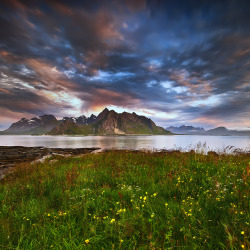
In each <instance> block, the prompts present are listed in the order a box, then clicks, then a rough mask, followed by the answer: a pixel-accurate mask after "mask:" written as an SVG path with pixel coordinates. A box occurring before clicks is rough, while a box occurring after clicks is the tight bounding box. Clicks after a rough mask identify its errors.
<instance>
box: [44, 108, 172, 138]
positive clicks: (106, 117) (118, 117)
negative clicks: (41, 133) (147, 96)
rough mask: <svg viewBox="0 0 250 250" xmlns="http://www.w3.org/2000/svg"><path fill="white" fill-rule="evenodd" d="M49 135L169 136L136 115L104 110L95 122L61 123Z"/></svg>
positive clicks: (150, 121)
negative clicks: (82, 123) (85, 123)
mask: <svg viewBox="0 0 250 250" xmlns="http://www.w3.org/2000/svg"><path fill="white" fill-rule="evenodd" d="M49 134H52V135H55V134H101V135H112V134H171V133H170V132H169V131H166V130H165V129H164V128H161V127H158V126H156V125H155V123H154V122H153V121H152V120H151V119H149V118H147V117H145V116H139V115H137V114H136V113H132V114H131V113H127V112H123V113H121V114H119V113H117V112H115V111H114V110H108V109H107V108H105V109H104V110H103V111H102V112H101V113H100V114H99V115H98V116H97V117H96V119H95V122H93V123H91V124H87V125H77V124H76V123H75V122H74V121H69V120H68V121H63V122H62V123H60V124H59V126H57V127H55V128H54V129H52V130H51V132H50V133H49Z"/></svg>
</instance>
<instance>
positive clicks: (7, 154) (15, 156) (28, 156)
mask: <svg viewBox="0 0 250 250" xmlns="http://www.w3.org/2000/svg"><path fill="white" fill-rule="evenodd" d="M99 149H100V148H46V147H22V146H11V147H8V146H0V179H1V178H3V177H4V176H5V175H6V174H7V173H8V172H9V171H10V169H11V168H12V167H14V166H16V165H17V164H20V163H25V162H33V161H38V160H41V159H43V158H46V157H50V156H53V155H62V156H67V155H82V154H87V153H91V152H93V151H95V150H99Z"/></svg>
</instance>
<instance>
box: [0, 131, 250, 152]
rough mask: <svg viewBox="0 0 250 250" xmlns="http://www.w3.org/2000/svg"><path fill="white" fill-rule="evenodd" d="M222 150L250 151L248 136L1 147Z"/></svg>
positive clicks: (43, 140)
mask: <svg viewBox="0 0 250 250" xmlns="http://www.w3.org/2000/svg"><path fill="white" fill-rule="evenodd" d="M204 144H205V146H206V150H215V151H222V150H224V149H225V148H226V147H229V146H232V147H233V149H235V148H238V149H241V150H250V137H249V136H199V135H170V136H168V135H148V136H145V135H127V136H47V135H44V136H31V135H2V136H0V146H27V147H35V146H44V147H51V148H90V147H100V148H102V149H111V148H116V149H149V150H154V149H155V150H160V149H167V150H170V149H181V150H183V151H188V150H190V149H196V148H198V147H200V146H201V147H200V148H204Z"/></svg>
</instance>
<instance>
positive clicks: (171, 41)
mask: <svg viewBox="0 0 250 250" xmlns="http://www.w3.org/2000/svg"><path fill="white" fill-rule="evenodd" d="M249 23H250V4H249V1H244V0H242V1H237V0H229V1H222V0H221V1H220V0H219V1H184V0H183V1H178V0H177V1H160V0H154V1H153V0H152V1H146V0H138V1H133V0H124V1H119V0H114V1H108V0H107V1H106V0H103V1H96V0H94V1H59V0H50V1H49V0H48V1H21V0H8V1H7V0H6V1H2V2H1V3H0V27H1V28H0V126H1V127H0V128H4V127H6V126H8V125H9V124H10V123H11V122H13V121H16V120H17V119H20V118H22V117H24V116H26V117H33V116H37V115H41V114H44V113H49V114H54V115H55V116H57V117H63V116H66V115H71V116H77V115H81V114H86V115H89V114H91V113H92V112H94V113H98V112H99V111H101V110H102V109H103V108H104V107H109V108H113V109H115V110H117V111H123V110H126V111H129V112H132V111H135V112H137V113H139V114H141V115H146V116H148V117H151V118H152V119H153V120H154V121H155V122H156V123H157V124H159V125H161V126H169V125H182V124H192V125H197V126H204V127H213V126H219V125H224V126H227V127H240V126H242V127H249V126H250V124H249V116H250V101H249V96H250V93H249V92H250V73H249V72H250V71H249V69H250V63H249V62H250V49H249V45H250V29H249V25H248V24H249Z"/></svg>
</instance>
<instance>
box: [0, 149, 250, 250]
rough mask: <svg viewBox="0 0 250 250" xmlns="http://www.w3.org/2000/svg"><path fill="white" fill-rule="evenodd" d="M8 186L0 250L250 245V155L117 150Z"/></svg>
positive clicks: (21, 170)
mask: <svg viewBox="0 0 250 250" xmlns="http://www.w3.org/2000/svg"><path fill="white" fill-rule="evenodd" d="M53 159H54V160H52V161H50V162H49V160H48V161H47V162H45V163H43V164H36V165H30V164H26V165H22V166H20V167H17V168H16V171H15V173H13V174H12V175H10V176H8V177H6V178H5V179H4V180H2V181H1V183H0V248H1V249H243V248H245V249H249V248H250V240H249V232H250V230H249V223H250V216H249V190H250V187H249V175H250V156H249V155H216V154H209V155H204V154H200V153H193V152H189V153H180V152H173V153H156V152H155V153H150V152H126V151H121V152H119V151H111V152H105V153H101V154H96V155H95V154H89V155H85V156H83V157H77V158H59V157H57V158H56V157H55V158H53Z"/></svg>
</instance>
